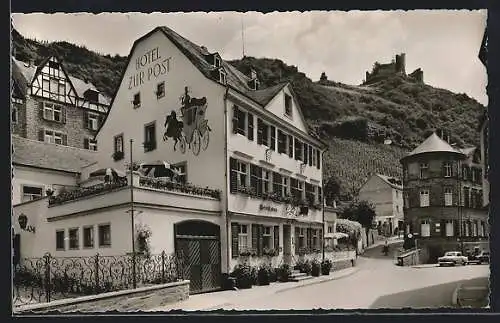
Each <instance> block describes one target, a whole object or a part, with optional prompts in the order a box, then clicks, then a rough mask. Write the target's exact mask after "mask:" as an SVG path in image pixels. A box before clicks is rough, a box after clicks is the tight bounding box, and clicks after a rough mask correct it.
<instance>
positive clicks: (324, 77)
mask: <svg viewBox="0 0 500 323" xmlns="http://www.w3.org/2000/svg"><path fill="white" fill-rule="evenodd" d="M319 80H320V81H321V82H325V81H328V77H327V76H326V73H325V72H323V73H321V76H320V78H319Z"/></svg>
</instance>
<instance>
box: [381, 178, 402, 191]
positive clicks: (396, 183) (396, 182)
mask: <svg viewBox="0 0 500 323" xmlns="http://www.w3.org/2000/svg"><path fill="white" fill-rule="evenodd" d="M375 176H377V177H378V178H380V179H381V180H382V181H384V182H385V183H386V184H387V185H389V186H390V187H392V188H396V189H399V190H402V189H403V184H402V182H401V180H400V179H399V178H395V177H390V176H386V175H382V174H375Z"/></svg>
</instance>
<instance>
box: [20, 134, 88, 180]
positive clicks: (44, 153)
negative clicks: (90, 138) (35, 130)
mask: <svg viewBox="0 0 500 323" xmlns="http://www.w3.org/2000/svg"><path fill="white" fill-rule="evenodd" d="M11 138H12V147H13V149H14V153H13V154H12V163H13V164H18V165H24V166H32V167H39V168H46V169H53V170H59V171H64V172H72V173H80V171H81V167H83V166H86V165H88V164H90V163H92V162H94V161H95V157H96V152H94V151H91V150H86V149H79V148H74V147H70V146H62V145H55V144H49V143H45V142H41V141H36V140H31V139H26V138H22V137H19V136H16V135H12V136H11Z"/></svg>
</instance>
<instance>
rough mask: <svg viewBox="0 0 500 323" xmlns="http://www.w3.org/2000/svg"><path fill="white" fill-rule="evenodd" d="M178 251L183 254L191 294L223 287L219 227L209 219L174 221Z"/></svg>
mask: <svg viewBox="0 0 500 323" xmlns="http://www.w3.org/2000/svg"><path fill="white" fill-rule="evenodd" d="M174 232H175V251H176V253H177V254H181V255H182V257H183V263H184V266H183V269H184V277H186V278H187V279H189V280H190V293H201V292H208V291H214V290H217V289H220V287H221V263H220V257H221V252H220V227H219V226H218V225H217V224H213V223H210V222H206V221H198V220H188V221H183V222H180V223H176V224H174Z"/></svg>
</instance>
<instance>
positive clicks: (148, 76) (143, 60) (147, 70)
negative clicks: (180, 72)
mask: <svg viewBox="0 0 500 323" xmlns="http://www.w3.org/2000/svg"><path fill="white" fill-rule="evenodd" d="M171 59H172V57H171V56H169V57H163V56H162V54H161V53H160V49H159V47H155V48H153V49H149V50H147V51H146V52H145V53H144V54H142V55H141V56H139V57H137V58H136V59H135V62H134V63H135V71H134V73H133V74H132V75H131V76H129V78H128V89H129V90H132V89H133V88H135V87H138V86H140V85H143V84H145V83H146V82H149V81H151V80H155V79H156V78H158V77H159V76H161V75H165V74H167V73H168V72H169V71H170V63H171Z"/></svg>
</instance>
